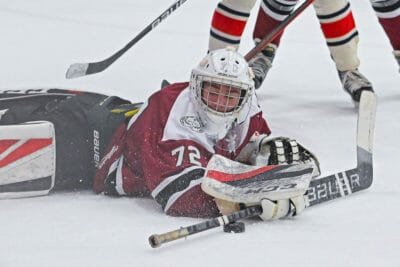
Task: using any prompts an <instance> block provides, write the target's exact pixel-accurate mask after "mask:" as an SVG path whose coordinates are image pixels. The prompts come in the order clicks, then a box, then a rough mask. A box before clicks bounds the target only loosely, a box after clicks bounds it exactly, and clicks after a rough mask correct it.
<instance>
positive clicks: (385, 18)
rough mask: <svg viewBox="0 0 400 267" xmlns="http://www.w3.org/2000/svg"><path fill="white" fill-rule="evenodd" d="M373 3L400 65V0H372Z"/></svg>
mask: <svg viewBox="0 0 400 267" xmlns="http://www.w3.org/2000/svg"><path fill="white" fill-rule="evenodd" d="M371 4H372V7H373V9H374V10H375V13H376V15H377V17H378V20H379V23H380V24H381V26H382V28H383V29H384V31H385V33H386V36H387V37H388V38H389V41H390V44H391V45H392V47H393V54H394V56H395V59H396V61H397V63H398V64H399V66H400V0H371Z"/></svg>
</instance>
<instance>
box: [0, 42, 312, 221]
mask: <svg viewBox="0 0 400 267" xmlns="http://www.w3.org/2000/svg"><path fill="white" fill-rule="evenodd" d="M269 135H270V129H269V127H268V125H267V122H266V121H265V120H264V118H263V117H262V112H261V110H260V108H259V105H258V104H257V97H256V95H255V93H254V82H253V79H252V73H251V71H250V69H249V68H248V65H247V63H246V61H245V60H244V58H243V57H242V56H241V55H239V54H238V53H236V52H235V51H232V50H231V49H221V50H216V51H214V52H212V53H210V54H208V55H207V56H206V57H205V58H204V59H203V60H202V61H201V62H200V64H199V65H198V66H197V67H195V68H194V69H193V71H192V73H191V77H190V82H189V83H176V84H172V85H169V86H167V87H164V88H163V89H161V90H160V91H158V92H156V93H154V94H153V95H152V96H150V98H149V99H148V100H147V101H146V102H145V103H138V104H132V103H130V102H129V101H126V100H124V99H121V98H118V97H115V96H111V97H108V96H105V95H101V94H95V93H89V92H79V91H69V90H61V89H47V90H44V89H39V90H26V91H16V90H14V91H13V90H8V91H0V196H1V197H2V198H17V197H27V196H40V195H46V194H48V193H49V192H56V191H60V190H81V189H89V188H93V190H94V191H95V192H97V193H100V192H103V193H104V194H106V195H128V196H137V197H139V196H140V197H142V196H151V197H152V198H154V200H155V201H156V202H157V203H158V204H159V205H160V206H161V207H162V209H163V210H164V212H165V213H167V214H169V215H173V216H193V217H209V216H216V215H218V214H219V213H223V214H226V213H230V212H233V211H236V210H238V209H240V207H241V206H243V205H251V204H260V203H261V205H262V208H263V214H262V215H261V217H262V218H263V219H278V218H281V217H285V216H287V215H296V214H299V213H300V212H301V211H302V210H303V209H304V207H305V206H306V205H307V203H306V199H307V198H306V197H305V196H304V194H305V192H306V191H307V188H308V184H309V183H310V180H311V178H312V177H315V176H317V175H318V174H319V167H318V162H317V160H316V158H315V157H314V156H313V154H312V153H310V152H309V151H308V150H307V149H305V148H304V147H303V146H301V145H300V144H298V143H297V142H296V141H295V140H293V139H289V138H283V137H277V138H272V137H270V136H269ZM213 155H218V156H214V157H213ZM210 159H212V160H211V162H210V164H208V163H209V161H210ZM250 165H252V166H250ZM267 165H268V166H267ZM276 165H279V166H276ZM206 170H207V176H206V178H204V177H205V172H206ZM276 174H279V175H276ZM203 181H207V182H203Z"/></svg>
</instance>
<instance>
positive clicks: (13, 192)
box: [0, 121, 56, 198]
mask: <svg viewBox="0 0 400 267" xmlns="http://www.w3.org/2000/svg"><path fill="white" fill-rule="evenodd" d="M55 159H56V148H55V132H54V126H53V124H52V123H50V122H47V121H34V122H27V123H22V124H17V125H0V198H22V197H32V196H41V195H47V194H48V193H49V191H50V190H51V189H52V188H53V187H54V179H55Z"/></svg>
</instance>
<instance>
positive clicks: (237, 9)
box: [208, 0, 256, 51]
mask: <svg viewBox="0 0 400 267" xmlns="http://www.w3.org/2000/svg"><path fill="white" fill-rule="evenodd" d="M255 2H256V0H222V1H220V2H219V3H218V5H217V7H216V9H215V10H214V13H213V17H212V21H211V29H210V39H209V45H208V50H209V51H213V50H216V49H220V48H225V47H227V46H233V47H235V48H236V49H237V48H238V47H239V44H240V40H241V38H242V34H243V31H244V28H245V26H246V23H247V20H248V18H249V16H250V11H251V9H252V8H253V6H254V4H255Z"/></svg>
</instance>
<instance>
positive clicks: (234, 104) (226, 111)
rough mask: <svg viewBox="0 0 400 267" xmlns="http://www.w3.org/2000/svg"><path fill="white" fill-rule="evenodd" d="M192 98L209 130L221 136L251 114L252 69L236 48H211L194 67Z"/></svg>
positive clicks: (220, 137)
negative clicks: (212, 49) (213, 49)
mask: <svg viewBox="0 0 400 267" xmlns="http://www.w3.org/2000/svg"><path fill="white" fill-rule="evenodd" d="M189 86H190V91H191V101H192V102H193V103H194V105H195V106H196V108H197V113H198V115H199V117H200V120H201V122H202V124H203V126H204V129H205V132H206V134H208V135H209V136H211V137H214V138H215V139H218V140H219V139H222V138H224V137H225V136H226V134H227V133H228V131H229V130H230V129H231V128H232V127H234V126H235V125H236V124H239V123H242V122H243V121H245V120H246V119H247V117H248V115H249V112H250V108H251V103H252V99H251V98H252V97H253V94H254V81H253V73H252V71H251V69H250V68H249V66H248V64H247V62H246V60H245V59H244V58H243V56H241V55H240V54H239V53H237V52H236V51H235V50H234V49H233V48H224V49H219V50H215V51H212V52H210V53H209V54H208V55H207V56H206V57H205V58H204V59H203V60H202V61H201V62H200V64H199V65H198V66H197V67H196V68H194V69H193V70H192V74H191V79H190V85H189Z"/></svg>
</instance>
